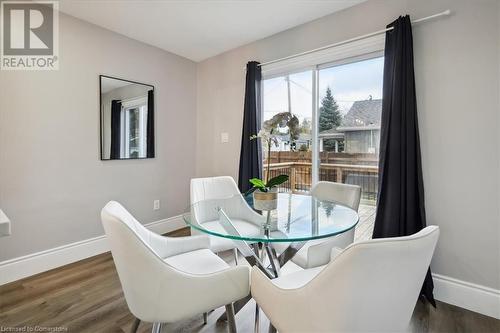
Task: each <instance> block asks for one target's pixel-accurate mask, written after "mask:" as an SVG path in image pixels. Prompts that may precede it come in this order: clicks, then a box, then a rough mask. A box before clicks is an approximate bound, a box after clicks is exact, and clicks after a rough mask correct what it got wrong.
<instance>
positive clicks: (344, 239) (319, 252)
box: [292, 181, 361, 268]
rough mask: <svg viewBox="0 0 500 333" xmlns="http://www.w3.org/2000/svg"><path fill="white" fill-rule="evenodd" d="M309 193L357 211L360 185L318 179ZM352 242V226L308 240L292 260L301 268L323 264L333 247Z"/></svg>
mask: <svg viewBox="0 0 500 333" xmlns="http://www.w3.org/2000/svg"><path fill="white" fill-rule="evenodd" d="M311 195H312V196H313V197H315V198H317V199H319V200H325V201H332V202H337V203H339V204H341V205H344V206H347V207H349V208H352V209H354V210H355V211H358V208H359V202H360V200H361V187H359V186H358V185H349V184H342V183H334V182H326V181H320V182H318V183H317V184H316V185H315V186H314V187H313V188H312V190H311ZM352 242H354V228H352V229H351V230H348V231H346V232H344V233H342V234H340V235H337V236H334V237H330V238H326V239H318V240H314V241H308V242H307V243H306V244H305V245H304V246H303V247H302V248H301V249H300V250H299V251H298V252H297V253H296V254H295V256H294V257H293V258H292V261H293V262H294V263H295V264H297V265H299V266H300V267H301V268H312V267H317V266H321V265H325V264H327V263H328V262H329V261H330V252H331V250H332V249H333V248H334V247H337V248H342V249H343V248H345V247H346V246H348V245H349V244H351V243H352Z"/></svg>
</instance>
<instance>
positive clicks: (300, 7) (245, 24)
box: [59, 0, 364, 61]
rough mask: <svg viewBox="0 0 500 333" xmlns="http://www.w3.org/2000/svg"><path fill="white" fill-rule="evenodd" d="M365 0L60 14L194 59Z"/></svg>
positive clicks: (130, 3) (84, 2) (121, 1)
mask: <svg viewBox="0 0 500 333" xmlns="http://www.w3.org/2000/svg"><path fill="white" fill-rule="evenodd" d="M363 1H364V0H267V1H265V0H232V1H229V0H225V1H219V0H204V1H203V0H198V1H192V0H185V1H181V0H61V1H60V3H59V7H60V10H61V11H62V12H65V13H67V14H70V15H72V16H75V17H78V18H80V19H83V20H85V21H88V22H91V23H94V24H96V25H99V26H101V27H104V28H107V29H109V30H112V31H115V32H117V33H120V34H123V35H125V36H128V37H131V38H134V39H136V40H139V41H142V42H144V43H147V44H150V45H154V46H157V47H159V48H161V49H164V50H166V51H170V52H172V53H175V54H178V55H181V56H183V57H186V58H188V59H191V60H194V61H201V60H204V59H206V58H209V57H212V56H214V55H217V54H220V53H222V52H225V51H227V50H230V49H233V48H236V47H238V46H241V45H245V44H247V43H250V42H253V41H256V40H259V39H262V38H265V37H267V36H270V35H273V34H275V33H278V32H280V31H283V30H286V29H289V28H292V27H295V26H297V25H300V24H303V23H305V22H309V21H312V20H314V19H317V18H319V17H322V16H325V15H328V14H331V13H333V12H336V11H339V10H342V9H344V8H347V7H350V6H353V5H356V4H358V3H360V2H363Z"/></svg>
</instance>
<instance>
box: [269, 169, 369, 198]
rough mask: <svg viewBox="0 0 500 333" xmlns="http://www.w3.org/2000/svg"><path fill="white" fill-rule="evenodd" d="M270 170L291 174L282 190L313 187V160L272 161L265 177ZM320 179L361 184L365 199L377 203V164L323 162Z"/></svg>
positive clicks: (274, 173)
mask: <svg viewBox="0 0 500 333" xmlns="http://www.w3.org/2000/svg"><path fill="white" fill-rule="evenodd" d="M268 172H270V175H269V176H270V177H275V176H277V175H280V174H285V175H288V176H289V180H288V181H287V182H286V183H284V184H282V185H281V186H280V188H279V190H280V191H286V192H293V193H300V192H308V191H310V189H311V183H312V164H311V162H282V163H272V164H271V165H270V168H269V170H268V169H267V164H264V179H265V177H266V176H267V173H268ZM319 180H326V181H333V182H338V183H346V184H353V185H359V186H361V189H362V198H363V199H364V200H365V201H370V202H372V203H375V201H376V199H377V193H378V166H376V165H355V164H339V163H321V164H320V170H319Z"/></svg>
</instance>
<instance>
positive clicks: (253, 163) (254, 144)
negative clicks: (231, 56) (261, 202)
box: [238, 61, 262, 192]
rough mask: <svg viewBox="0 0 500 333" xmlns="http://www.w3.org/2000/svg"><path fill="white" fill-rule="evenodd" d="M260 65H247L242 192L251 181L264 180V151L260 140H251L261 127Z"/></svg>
mask: <svg viewBox="0 0 500 333" xmlns="http://www.w3.org/2000/svg"><path fill="white" fill-rule="evenodd" d="M258 65H259V63H258V62H256V61H250V62H249V63H248V64H247V77H246V88H245V106H244V114H243V131H242V135H241V151H240V169H239V176H238V187H239V189H240V191H241V192H246V191H248V189H249V188H250V183H249V182H248V180H249V179H251V178H262V151H261V145H260V140H250V137H251V136H252V135H254V134H257V133H258V132H259V130H260V127H261V114H262V107H261V81H262V72H261V68H260V66H258Z"/></svg>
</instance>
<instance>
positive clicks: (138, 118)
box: [99, 75, 155, 160]
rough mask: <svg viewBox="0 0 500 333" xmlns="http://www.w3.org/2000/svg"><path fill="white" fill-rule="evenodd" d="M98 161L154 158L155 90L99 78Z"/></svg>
mask: <svg viewBox="0 0 500 333" xmlns="http://www.w3.org/2000/svg"><path fill="white" fill-rule="evenodd" d="M99 78H100V90H101V99H100V109H101V110H100V114H101V160H123V159H138V158H153V157H155V149H154V148H155V140H154V128H155V125H154V104H155V103H154V93H155V91H154V87H153V86H152V85H149V84H144V83H139V82H134V81H129V80H123V79H118V78H114V77H110V76H105V75H100V77H99Z"/></svg>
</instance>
